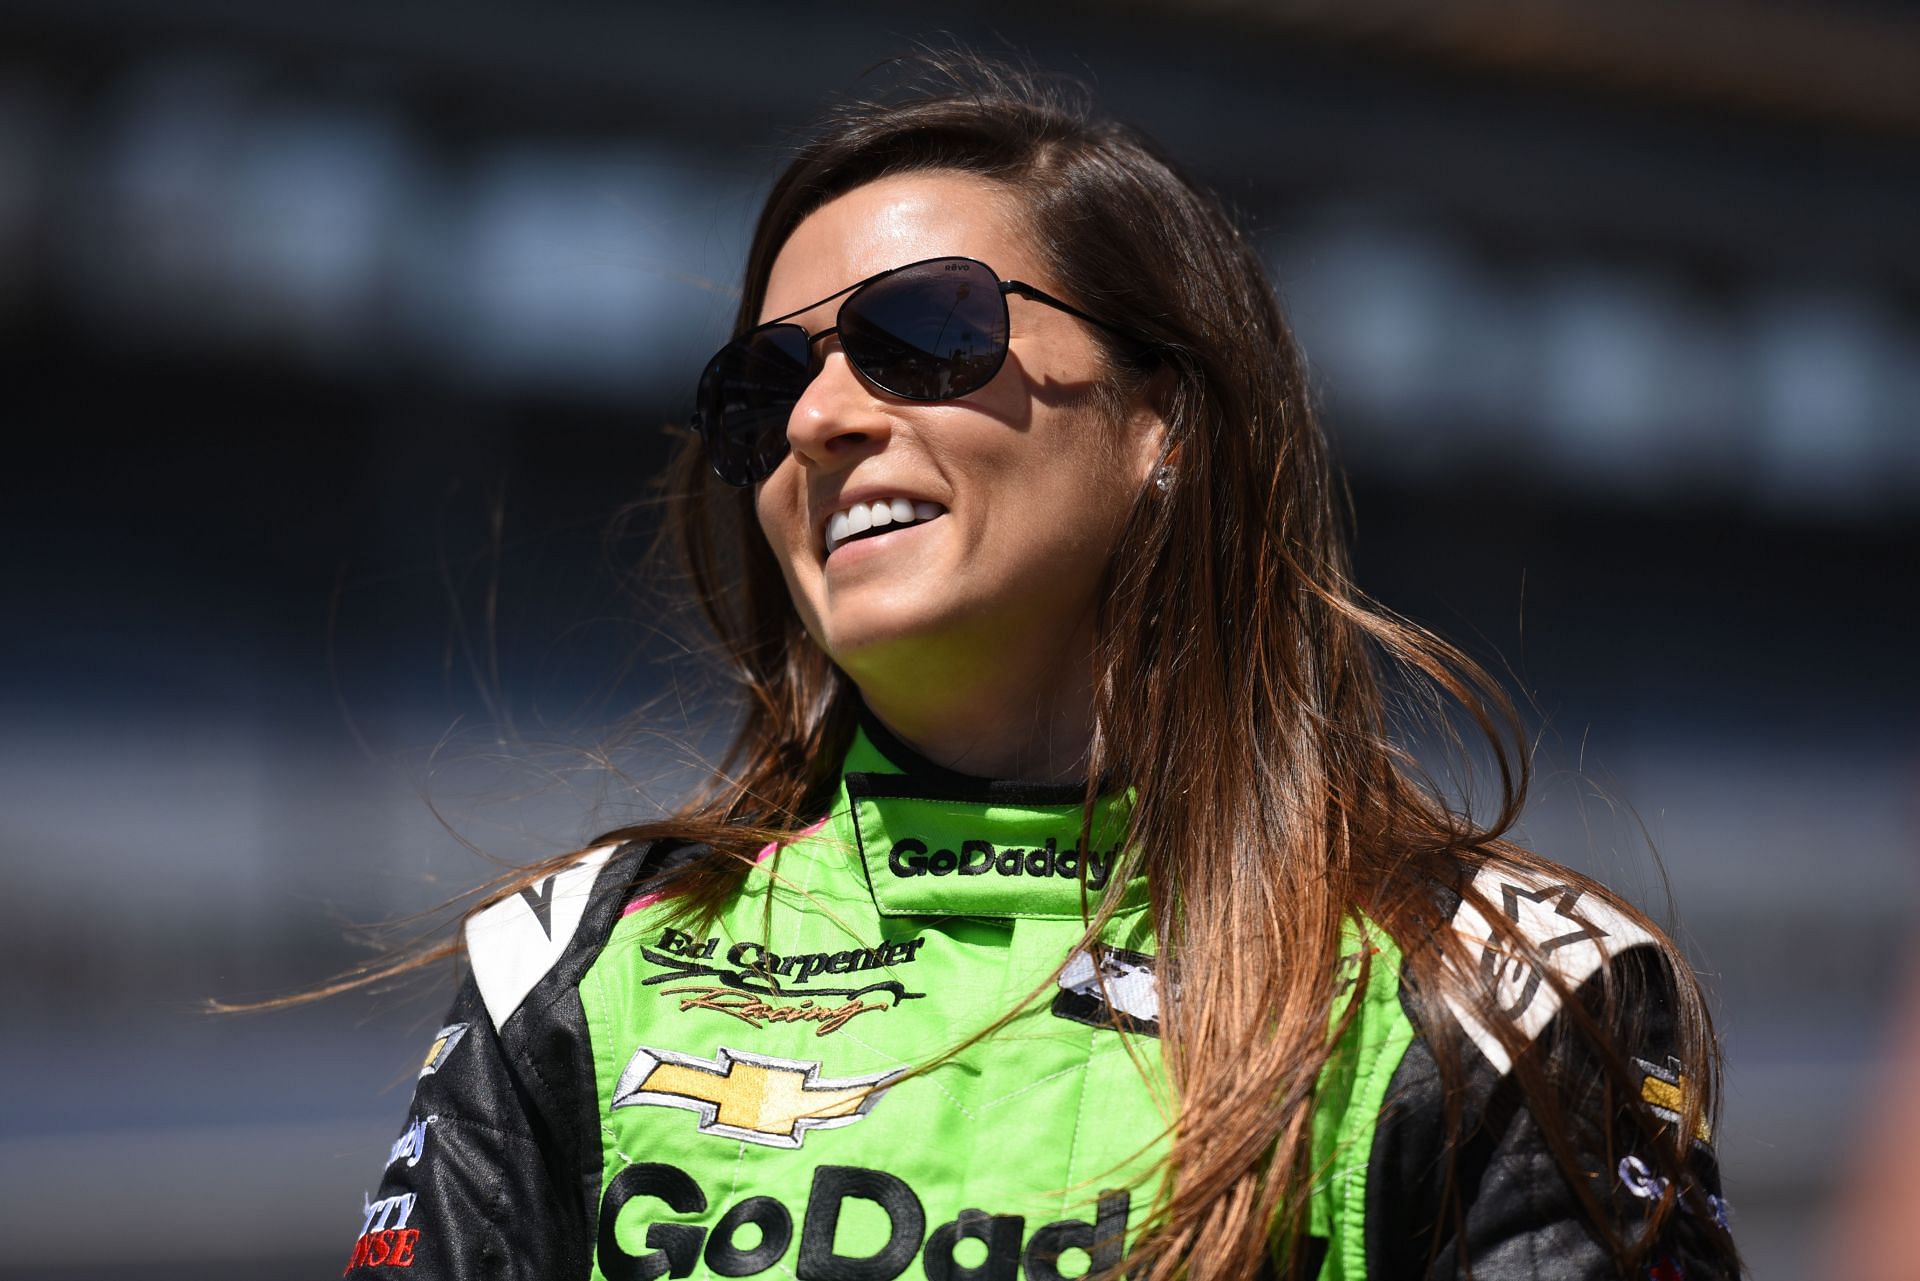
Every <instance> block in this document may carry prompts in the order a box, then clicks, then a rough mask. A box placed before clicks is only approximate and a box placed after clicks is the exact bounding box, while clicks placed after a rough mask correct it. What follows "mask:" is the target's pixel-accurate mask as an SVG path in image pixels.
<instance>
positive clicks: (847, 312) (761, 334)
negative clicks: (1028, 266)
mask: <svg viewBox="0 0 1920 1281" xmlns="http://www.w3.org/2000/svg"><path fill="white" fill-rule="evenodd" d="M841 294H845V295H846V299H845V301H843V302H842V303H841V304H840V307H839V310H838V311H837V312H836V314H835V315H834V322H833V324H832V325H831V326H829V327H828V328H826V329H822V330H820V331H819V332H818V333H809V332H808V331H807V330H805V329H804V328H802V327H801V326H799V325H796V324H793V323H792V322H791V320H790V319H789V317H792V316H798V315H800V314H801V313H802V312H807V311H811V310H813V309H814V308H815V307H818V306H820V305H822V304H823V303H829V302H832V301H833V300H834V299H835V298H838V297H840V295H841ZM1008 294H1019V295H1020V296H1021V297H1022V298H1030V299H1032V300H1033V301H1034V302H1041V303H1045V304H1046V305H1047V306H1049V307H1055V308H1058V309H1059V310H1061V311H1064V312H1066V313H1067V314H1068V315H1070V316H1076V317H1078V318H1079V319H1081V320H1084V321H1086V322H1087V323H1088V324H1092V325H1098V326H1099V327H1100V328H1102V329H1105V330H1107V331H1109V332H1111V333H1115V334H1119V335H1120V336H1121V337H1123V338H1128V340H1129V341H1132V342H1137V341H1138V340H1137V339H1133V338H1131V336H1130V335H1127V334H1125V333H1123V332H1122V331H1121V330H1118V329H1116V328H1114V326H1112V325H1109V324H1108V323H1107V322H1105V321H1104V320H1100V319H1097V318H1096V317H1093V316H1089V315H1088V314H1087V313H1086V312H1084V311H1081V310H1080V309H1079V308H1078V307H1075V306H1073V305H1072V304H1071V303H1066V302H1062V301H1061V300H1060V299H1058V298H1055V297H1054V296H1053V295H1052V294H1049V293H1047V292H1046V291H1045V290H1042V289H1037V288H1035V287H1034V286H1032V285H1029V284H1026V283H1025V282H1023V281H1019V280H1002V279H1000V278H999V276H998V275H996V274H995V272H994V270H993V268H991V267H989V266H987V265H986V264H985V263H983V262H980V261H978V260H977V259H973V258H928V259H925V260H924V261H921V262H911V263H908V264H907V265H906V266H904V267H894V268H891V269H889V270H887V271H883V272H880V273H879V274H878V275H874V276H869V277H867V278H866V279H865V280H862V281H859V282H857V283H855V284H851V285H848V286H847V287H846V288H845V289H842V290H841V291H840V292H839V293H834V294H828V295H827V296H826V297H825V298H822V299H821V300H820V301H819V302H814V303H809V304H807V305H806V306H805V307H802V308H800V309H799V310H798V311H791V312H788V313H787V315H785V316H781V317H779V318H778V319H775V320H770V321H768V322H767V323H766V324H764V325H760V326H757V327H756V328H753V329H749V330H748V331H747V332H746V333H744V334H742V335H740V337H738V338H736V339H734V340H733V341H732V342H730V343H728V344H727V345H726V346H724V347H722V348H721V349H720V351H719V352H718V354H716V355H715V356H714V358H713V359H712V360H710V361H708V362H707V368H706V371H705V372H704V373H702V374H701V375H700V390H699V393H698V399H697V401H696V409H695V412H694V416H693V428H694V430H695V431H697V432H699V433H700V438H701V440H702V441H703V442H704V443H705V445H706V450H707V461H708V462H709V463H711V464H712V465H713V471H714V474H715V475H717V476H718V477H720V479H721V480H723V481H725V482H726V483H727V484H729V485H737V486H746V485H752V484H755V483H757V482H759V481H762V480H765V479H766V478H767V477H768V476H769V475H771V474H772V473H773V469H774V468H776V467H778V466H779V465H780V460H781V459H783V458H785V457H786V456H787V419H788V418H789V416H791V415H792V413H793V407H794V406H795V405H796V404H798V403H799V401H800V397H801V396H802V395H803V394H804V393H805V392H806V389H807V384H808V383H810V382H812V381H813V376H814V373H815V369H814V364H813V344H815V343H817V342H819V341H820V340H821V339H823V338H826V337H829V336H831V335H838V336H839V339H840V349H841V350H842V351H844V352H845V353H846V355H847V363H848V364H850V365H852V366H853V368H854V370H855V371H856V372H857V373H858V374H859V375H860V377H861V378H863V379H865V380H866V381H867V382H868V383H869V384H871V385H872V386H874V387H876V388H878V389H879V390H881V391H883V392H886V393H887V394H888V395H890V396H897V397H899V398H900V399H902V400H918V401H941V400H957V399H959V398H960V397H962V396H967V395H971V394H972V393H974V392H976V391H979V390H980V389H981V388H982V387H985V386H986V385H987V384H988V383H990V382H992V381H993V378H994V375H995V374H998V373H999V372H1000V367H1001V366H1002V365H1003V364H1005V363H1006V360H1007V295H1008Z"/></svg>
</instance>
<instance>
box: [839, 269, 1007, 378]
mask: <svg viewBox="0 0 1920 1281" xmlns="http://www.w3.org/2000/svg"><path fill="white" fill-rule="evenodd" d="M840 343H841V346H842V347H844V348H845V350H846V353H847V358H848V359H849V360H851V361H852V362H853V363H854V365H855V366H856V367H857V368H858V369H859V370H860V372H861V373H862V374H863V375H865V376H866V378H867V380H868V381H869V382H871V383H873V384H874V385H875V386H876V387H879V388H880V389H881V390H882V391H887V392H891V393H893V394H894V395H896V396H901V397H904V398H906V399H908V400H950V399H952V398H953V397H956V396H965V395H968V394H970V393H972V392H976V391H978V390H980V388H982V387H984V386H986V385H987V384H988V383H989V382H991V381H993V376H994V375H995V374H997V373H999V372H1000V365H1001V363H1002V362H1003V361H1004V360H1005V359H1006V357H1007V300H1006V298H1005V297H1003V296H1002V295H1001V293H1000V282H999V281H998V280H997V279H995V278H994V275H993V273H992V272H991V271H990V270H988V269H987V268H986V267H985V266H983V265H982V264H980V263H977V262H973V261H971V260H970V259H963V258H943V259H939V260H936V261H934V262H929V263H921V264H920V265H918V266H914V267H909V268H906V269H905V270H902V271H897V272H895V273H893V274H892V275H890V276H886V277H883V278H882V279H880V280H876V281H874V282H873V283H872V284H870V285H868V286H866V287H865V288H863V289H861V290H860V291H859V292H857V293H855V294H853V295H852V296H851V297H849V298H848V299H847V301H846V303H845V305H844V306H842V307H841V309H840Z"/></svg>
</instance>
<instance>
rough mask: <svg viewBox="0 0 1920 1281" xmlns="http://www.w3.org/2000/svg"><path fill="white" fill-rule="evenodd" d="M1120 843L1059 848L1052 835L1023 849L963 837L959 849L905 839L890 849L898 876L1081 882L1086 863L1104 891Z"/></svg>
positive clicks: (1093, 886)
mask: <svg viewBox="0 0 1920 1281" xmlns="http://www.w3.org/2000/svg"><path fill="white" fill-rule="evenodd" d="M1119 854H1120V850H1119V847H1117V846H1116V847H1115V848H1113V849H1110V850H1107V851H1105V852H1104V853H1103V852H1101V851H1099V850H1088V851H1087V852H1086V853H1085V854H1082V853H1081V852H1080V849H1079V847H1078V846H1074V845H1069V846H1068V847H1067V848H1066V849H1060V848H1059V844H1058V842H1056V841H1055V840H1054V838H1053V837H1051V836H1049V837H1048V838H1047V840H1046V843H1045V844H1044V845H1035V846H1033V847H1031V848H1023V847H1021V846H1017V845H1010V846H1005V847H1003V848H995V847H994V845H993V843H992V842H991V841H962V842H960V848H959V849H958V850H957V851H956V850H950V849H931V850H930V849H928V848H927V843H926V842H925V841H922V840H918V839H916V838H914V837H911V836H908V837H903V838H902V839H900V840H897V841H895V842H894V843H893V849H892V850H890V851H888V853H887V869H888V870H889V871H891V872H892V873H893V874H894V875H895V876H900V877H909V876H985V875H987V874H988V873H992V874H993V875H995V876H1059V877H1064V878H1066V879H1067V880H1070V881H1071V880H1077V879H1078V878H1079V876H1080V866H1081V864H1082V862H1084V863H1085V864H1086V869H1087V888H1088V889H1090V890H1100V889H1105V888H1106V884H1107V878H1108V877H1110V876H1112V875H1113V868H1114V863H1115V861H1116V860H1117V859H1118V858H1119Z"/></svg>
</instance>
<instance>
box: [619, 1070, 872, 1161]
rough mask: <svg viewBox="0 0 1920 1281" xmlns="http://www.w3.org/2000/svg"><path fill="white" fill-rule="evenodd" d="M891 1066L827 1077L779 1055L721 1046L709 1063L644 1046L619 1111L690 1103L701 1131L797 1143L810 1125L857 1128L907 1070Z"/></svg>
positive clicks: (624, 1083) (623, 1079) (781, 1144)
mask: <svg viewBox="0 0 1920 1281" xmlns="http://www.w3.org/2000/svg"><path fill="white" fill-rule="evenodd" d="M906 1071H907V1070H906V1069H905V1068H893V1069H890V1070H888V1071H885V1072H874V1073H871V1074H869V1075H866V1076H843V1077H834V1078H831V1079H826V1078H822V1077H821V1075H820V1064H819V1063H817V1062H814V1061H812V1060H809V1059H777V1058H773V1057H772V1056H770V1055H765V1054H748V1053H745V1052H743V1051H740V1050H729V1049H726V1048H725V1047H722V1048H721V1050H720V1052H719V1053H718V1054H717V1055H716V1056H715V1057H714V1058H713V1059H711V1060H708V1059H701V1058H695V1057H693V1056H692V1055H689V1054H675V1053H674V1052H673V1051H671V1050H656V1049H652V1048H651V1047H648V1046H645V1045H643V1046H641V1047H640V1048H638V1049H636V1050H635V1051H634V1052H633V1058H632V1059H630V1060H628V1062H627V1070H626V1071H624V1072H622V1073H621V1074H620V1082H619V1084H618V1085H616V1086H614V1090H613V1104H612V1106H613V1107H615V1108H628V1107H643V1106H648V1105H651V1106H654V1107H668V1108H685V1109H686V1110H687V1111H689V1112H695V1113H698V1114H699V1117H700V1124H699V1130H700V1133H702V1134H713V1135H719V1136H721V1137H723V1138H729V1139H743V1140H745V1141H746V1142H748V1143H764V1144H766V1145H767V1146H768V1147H775V1148H797V1147H799V1146H800V1143H801V1140H803V1139H804V1138H805V1137H806V1132H807V1131H808V1130H827V1129H832V1128H834V1127H836V1126H842V1125H852V1124H853V1123H854V1122H855V1121H858V1120H859V1119H860V1118H861V1117H863V1116H865V1115H866V1114H867V1113H869V1112H871V1111H872V1110H873V1105H874V1104H876V1103H878V1102H879V1101H880V1096H881V1095H882V1094H885V1093H886V1091H887V1087H888V1086H889V1085H891V1084H892V1083H893V1082H894V1081H895V1080H897V1079H899V1078H900V1077H902V1076H904V1075H906Z"/></svg>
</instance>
